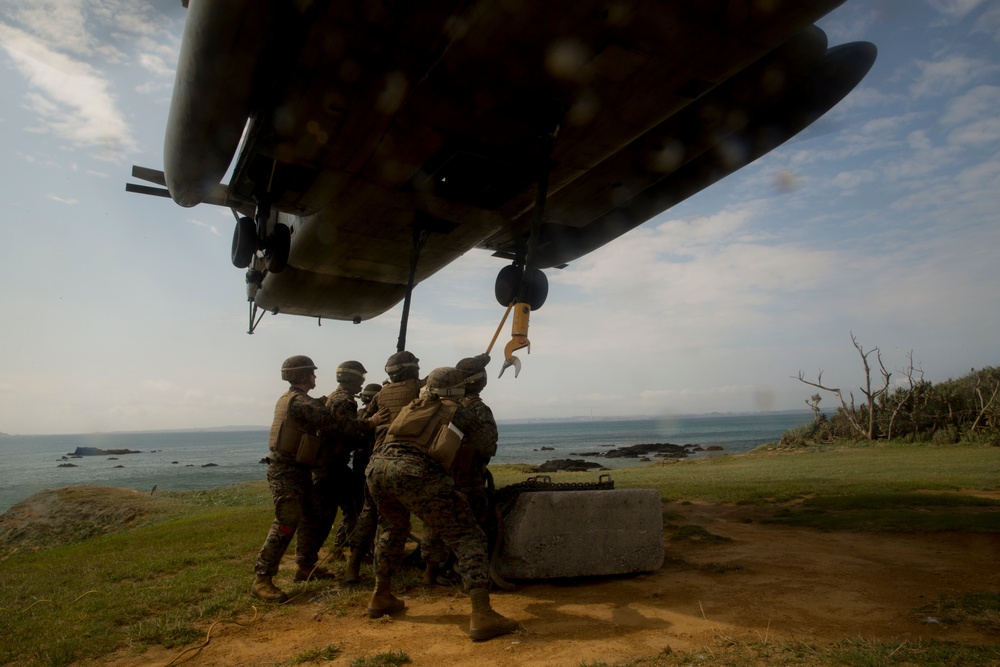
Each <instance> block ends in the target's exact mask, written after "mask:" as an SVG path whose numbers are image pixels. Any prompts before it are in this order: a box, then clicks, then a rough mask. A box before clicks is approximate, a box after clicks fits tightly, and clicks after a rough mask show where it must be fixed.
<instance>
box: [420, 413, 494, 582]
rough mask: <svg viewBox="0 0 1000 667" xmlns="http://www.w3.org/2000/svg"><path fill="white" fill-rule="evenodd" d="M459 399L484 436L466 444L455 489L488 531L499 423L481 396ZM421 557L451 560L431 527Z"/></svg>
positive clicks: (459, 459)
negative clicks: (489, 475) (490, 470)
mask: <svg viewBox="0 0 1000 667" xmlns="http://www.w3.org/2000/svg"><path fill="white" fill-rule="evenodd" d="M458 400H459V403H460V404H461V405H462V407H463V408H465V409H466V410H468V411H469V412H470V413H471V414H472V415H473V416H474V417H475V418H476V420H477V421H478V422H479V423H480V424H481V425H482V433H481V437H480V438H477V439H476V440H475V441H473V442H469V443H467V442H465V441H463V443H462V447H461V448H460V449H459V450H458V454H457V455H456V456H455V462H454V463H453V464H452V466H451V476H452V479H453V480H454V481H455V490H457V491H458V492H459V493H461V494H462V495H463V496H464V497H465V499H466V501H467V502H468V503H469V507H470V508H471V509H472V513H473V516H475V518H476V523H477V524H479V526H480V528H482V529H483V530H484V531H485V530H486V523H487V519H488V518H489V517H488V516H487V512H488V511H489V507H490V501H489V498H488V497H487V496H486V466H487V465H489V462H490V459H491V458H492V457H493V456H494V455H495V454H496V453H497V439H498V433H497V423H496V420H495V419H493V411H492V410H490V408H489V406H488V405H486V403H484V402H483V399H482V398H480V397H479V395H478V394H466V395H465V396H462V397H461V398H460V399H458ZM420 555H421V556H422V557H423V559H424V560H426V561H432V562H435V563H444V562H445V561H446V560H447V559H448V556H449V552H448V547H447V546H445V544H444V541H443V540H442V539H441V536H440V535H439V534H438V533H437V532H436V531H435V530H433V529H432V528H430V527H427V528H426V529H425V531H424V539H423V540H422V541H421V543H420Z"/></svg>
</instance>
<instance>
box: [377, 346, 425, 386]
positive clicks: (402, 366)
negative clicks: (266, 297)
mask: <svg viewBox="0 0 1000 667" xmlns="http://www.w3.org/2000/svg"><path fill="white" fill-rule="evenodd" d="M409 369H413V370H409ZM407 371H409V372H407ZM385 372H386V374H387V375H388V376H389V378H390V379H391V380H392V381H393V382H397V381H399V380H400V379H405V378H407V377H414V378H415V377H417V374H418V373H419V372H420V360H419V359H417V357H416V356H415V355H414V354H413V353H412V352H407V351H406V350H403V351H402V352H397V353H395V354H393V355H392V356H390V357H389V359H388V360H386V362H385Z"/></svg>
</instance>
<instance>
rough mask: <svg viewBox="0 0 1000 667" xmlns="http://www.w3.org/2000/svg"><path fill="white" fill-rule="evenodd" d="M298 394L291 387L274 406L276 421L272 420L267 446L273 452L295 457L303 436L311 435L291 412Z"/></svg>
mask: <svg viewBox="0 0 1000 667" xmlns="http://www.w3.org/2000/svg"><path fill="white" fill-rule="evenodd" d="M298 395H299V392H297V391H295V390H294V389H289V390H288V391H286V392H285V393H284V394H282V396H281V398H279V399H278V404H277V405H275V406H274V421H273V422H271V434H270V436H269V438H268V441H267V448H268V449H270V450H271V451H272V452H281V453H282V454H288V455H289V456H291V457H293V458H294V457H296V456H297V455H298V453H299V444H300V443H301V442H302V436H304V435H309V433H308V431H306V430H305V429H304V428H302V426H301V425H300V424H299V423H298V422H296V421H295V420H294V419H292V418H291V415H290V414H289V413H290V412H291V408H292V399H294V398H295V397H296V396H298Z"/></svg>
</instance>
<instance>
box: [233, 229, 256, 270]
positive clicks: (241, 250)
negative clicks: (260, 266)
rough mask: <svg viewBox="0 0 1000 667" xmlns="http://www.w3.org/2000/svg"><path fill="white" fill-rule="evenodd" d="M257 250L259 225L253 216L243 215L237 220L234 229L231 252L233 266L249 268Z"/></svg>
mask: <svg viewBox="0 0 1000 667" xmlns="http://www.w3.org/2000/svg"><path fill="white" fill-rule="evenodd" d="M255 252H257V225H256V224H255V223H254V221H253V218H247V217H242V218H240V219H239V220H237V221H236V229H234V230H233V248H232V253H231V259H232V260H233V266H235V267H236V268H237V269H245V268H247V267H248V266H250V260H252V259H253V255H254V253H255Z"/></svg>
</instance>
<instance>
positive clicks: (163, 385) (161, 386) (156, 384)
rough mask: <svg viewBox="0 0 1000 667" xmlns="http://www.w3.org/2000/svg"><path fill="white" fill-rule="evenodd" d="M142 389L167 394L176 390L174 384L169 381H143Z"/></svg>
mask: <svg viewBox="0 0 1000 667" xmlns="http://www.w3.org/2000/svg"><path fill="white" fill-rule="evenodd" d="M142 388H143V389H146V390H149V391H156V392H166V391H172V390H173V389H175V388H176V387H175V385H174V383H173V382H171V381H169V380H143V381H142Z"/></svg>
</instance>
